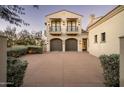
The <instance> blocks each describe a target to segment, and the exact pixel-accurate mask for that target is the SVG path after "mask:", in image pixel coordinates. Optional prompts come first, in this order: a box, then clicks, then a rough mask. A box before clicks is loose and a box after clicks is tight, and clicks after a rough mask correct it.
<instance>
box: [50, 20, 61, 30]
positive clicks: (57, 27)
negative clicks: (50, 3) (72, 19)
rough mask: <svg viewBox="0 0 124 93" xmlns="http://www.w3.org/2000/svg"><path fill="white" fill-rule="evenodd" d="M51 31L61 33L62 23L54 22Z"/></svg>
mask: <svg viewBox="0 0 124 93" xmlns="http://www.w3.org/2000/svg"><path fill="white" fill-rule="evenodd" d="M50 31H53V32H59V31H61V22H60V21H52V22H51V27H50Z"/></svg>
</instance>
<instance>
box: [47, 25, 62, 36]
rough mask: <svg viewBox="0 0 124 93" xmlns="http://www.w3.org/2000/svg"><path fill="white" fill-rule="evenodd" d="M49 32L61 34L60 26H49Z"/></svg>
mask: <svg viewBox="0 0 124 93" xmlns="http://www.w3.org/2000/svg"><path fill="white" fill-rule="evenodd" d="M49 33H50V34H53V35H61V34H62V32H61V26H51V27H50V28H49Z"/></svg>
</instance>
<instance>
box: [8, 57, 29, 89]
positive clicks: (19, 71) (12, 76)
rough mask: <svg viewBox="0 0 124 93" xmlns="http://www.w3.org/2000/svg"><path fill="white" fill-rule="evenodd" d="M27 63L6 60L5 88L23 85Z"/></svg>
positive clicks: (15, 59)
mask: <svg viewBox="0 0 124 93" xmlns="http://www.w3.org/2000/svg"><path fill="white" fill-rule="evenodd" d="M27 65H28V63H27V62H26V61H21V60H19V59H17V58H13V57H8V58H7V82H8V84H7V86H8V87H19V86H21V85H22V84H23V77H24V74H25V70H26V68H27Z"/></svg>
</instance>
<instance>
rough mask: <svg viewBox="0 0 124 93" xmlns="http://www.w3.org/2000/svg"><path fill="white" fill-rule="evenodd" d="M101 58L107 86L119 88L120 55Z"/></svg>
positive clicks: (102, 56)
mask: <svg viewBox="0 0 124 93" xmlns="http://www.w3.org/2000/svg"><path fill="white" fill-rule="evenodd" d="M99 58H100V61H101V64H102V67H103V74H104V78H105V82H104V83H105V85H106V86H110V87H119V62H120V60H119V55H118V54H112V55H109V56H108V55H101V56H100V57H99Z"/></svg>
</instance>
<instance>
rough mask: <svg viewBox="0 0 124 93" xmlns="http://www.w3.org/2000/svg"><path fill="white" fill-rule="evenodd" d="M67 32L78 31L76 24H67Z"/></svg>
mask: <svg viewBox="0 0 124 93" xmlns="http://www.w3.org/2000/svg"><path fill="white" fill-rule="evenodd" d="M67 32H78V27H77V26H67Z"/></svg>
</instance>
